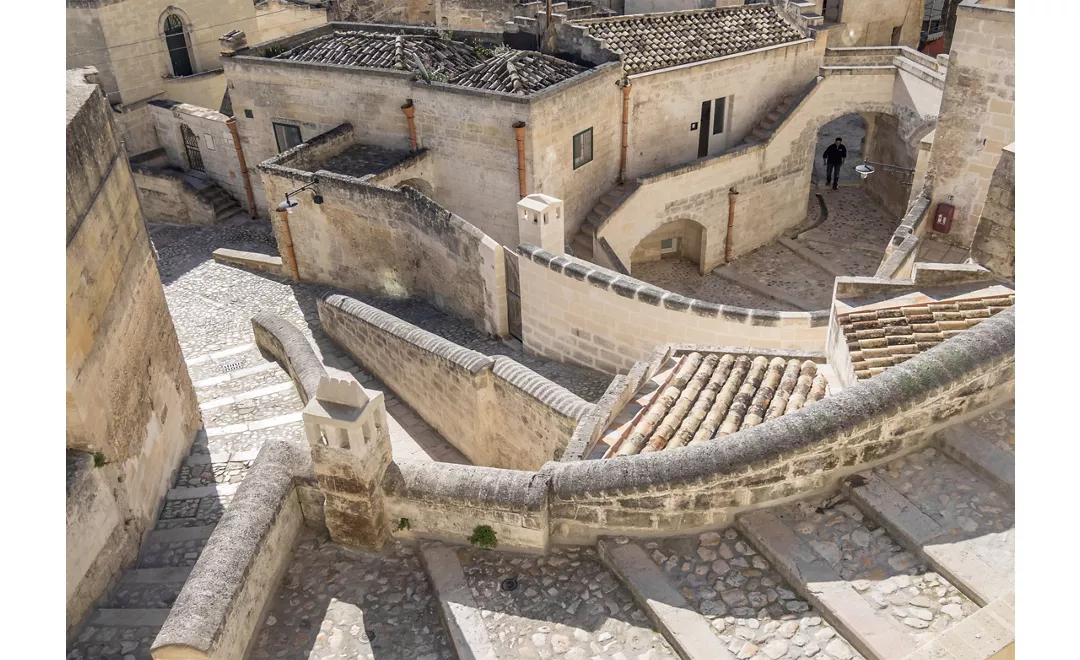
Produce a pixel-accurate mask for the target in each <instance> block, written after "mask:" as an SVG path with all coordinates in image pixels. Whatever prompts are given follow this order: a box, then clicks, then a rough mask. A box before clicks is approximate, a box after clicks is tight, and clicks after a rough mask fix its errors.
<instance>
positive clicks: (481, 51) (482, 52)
mask: <svg viewBox="0 0 1080 660" xmlns="http://www.w3.org/2000/svg"><path fill="white" fill-rule="evenodd" d="M465 43H467V44H469V48H471V49H472V52H473V55H476V56H477V57H481V58H483V57H491V49H490V48H488V47H487V46H485V45H484V44H482V43H480V42H479V41H477V40H476V39H469V40H468V41H466V42H465Z"/></svg>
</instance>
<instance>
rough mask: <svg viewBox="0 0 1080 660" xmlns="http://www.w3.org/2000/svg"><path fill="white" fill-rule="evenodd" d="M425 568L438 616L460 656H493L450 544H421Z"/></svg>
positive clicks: (478, 659) (489, 659)
mask: <svg viewBox="0 0 1080 660" xmlns="http://www.w3.org/2000/svg"><path fill="white" fill-rule="evenodd" d="M421 557H422V561H423V563H424V569H425V570H426V571H427V576H428V580H429V581H430V582H431V587H432V590H433V591H434V592H435V597H436V598H437V599H438V601H439V618H440V619H441V620H442V622H443V625H444V626H445V627H446V632H447V634H449V635H450V641H451V642H452V643H453V645H454V649H455V650H456V651H457V655H458V657H459V658H473V659H474V660H496V655H495V649H494V647H492V645H491V639H490V638H489V637H488V632H487V628H486V626H485V625H484V620H483V617H482V616H481V613H480V609H479V608H478V607H477V606H476V601H475V599H473V596H472V592H471V591H470V590H469V587H468V585H467V584H466V583H465V574H464V572H462V570H461V562H459V561H458V558H457V554H456V553H455V552H454V550H453V549H452V548H449V547H446V546H442V545H435V546H429V547H427V548H424V550H423V552H422V554H421Z"/></svg>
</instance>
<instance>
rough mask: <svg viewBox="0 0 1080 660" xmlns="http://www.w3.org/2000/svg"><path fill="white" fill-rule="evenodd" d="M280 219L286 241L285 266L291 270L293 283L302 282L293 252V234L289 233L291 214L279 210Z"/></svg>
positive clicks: (282, 233) (282, 235)
mask: <svg viewBox="0 0 1080 660" xmlns="http://www.w3.org/2000/svg"><path fill="white" fill-rule="evenodd" d="M277 214H278V219H279V220H280V221H281V238H282V239H284V241H285V257H286V261H287V262H288V263H286V264H285V265H286V266H287V267H288V268H289V274H290V275H292V278H293V281H296V282H299V281H300V269H299V268H298V267H297V265H296V252H294V251H293V243H292V232H291V231H289V212H288V211H282V210H280V209H279V210H278V212H277Z"/></svg>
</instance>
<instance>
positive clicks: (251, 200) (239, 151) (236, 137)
mask: <svg viewBox="0 0 1080 660" xmlns="http://www.w3.org/2000/svg"><path fill="white" fill-rule="evenodd" d="M225 125H226V126H228V127H229V132H230V133H231V134H232V141H233V146H235V147H236V160H238V161H240V176H242V177H244V190H245V191H246V192H247V203H248V214H249V215H250V216H251V217H253V218H254V217H255V215H256V212H255V192H254V191H253V190H252V189H251V175H249V174H248V169H247V161H246V160H244V148H243V147H242V146H240V131H238V130H237V129H236V119H235V118H233V117H229V118H228V119H227V120H226V121H225Z"/></svg>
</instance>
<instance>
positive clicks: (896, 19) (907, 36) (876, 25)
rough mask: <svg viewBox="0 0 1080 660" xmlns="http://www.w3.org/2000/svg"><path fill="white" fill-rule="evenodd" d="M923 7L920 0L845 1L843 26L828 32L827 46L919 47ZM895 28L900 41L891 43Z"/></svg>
mask: <svg viewBox="0 0 1080 660" xmlns="http://www.w3.org/2000/svg"><path fill="white" fill-rule="evenodd" d="M830 4H831V3H830ZM923 4H924V2H923V0H844V2H843V4H842V5H841V6H840V21H842V22H843V23H844V25H843V26H842V27H839V28H836V29H833V30H830V31H829V46H830V47H835V46H841V47H842V46H907V47H908V48H918V47H919V33H920V31H921V30H922V19H923ZM820 5H821V0H818V6H819V7H820ZM830 11H831V8H830ZM819 13H820V12H819ZM826 19H828V17H826ZM896 28H900V33H899V34H898V35H897V36H898V37H899V39H898V42H897V43H893V30H894V29H896Z"/></svg>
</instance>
